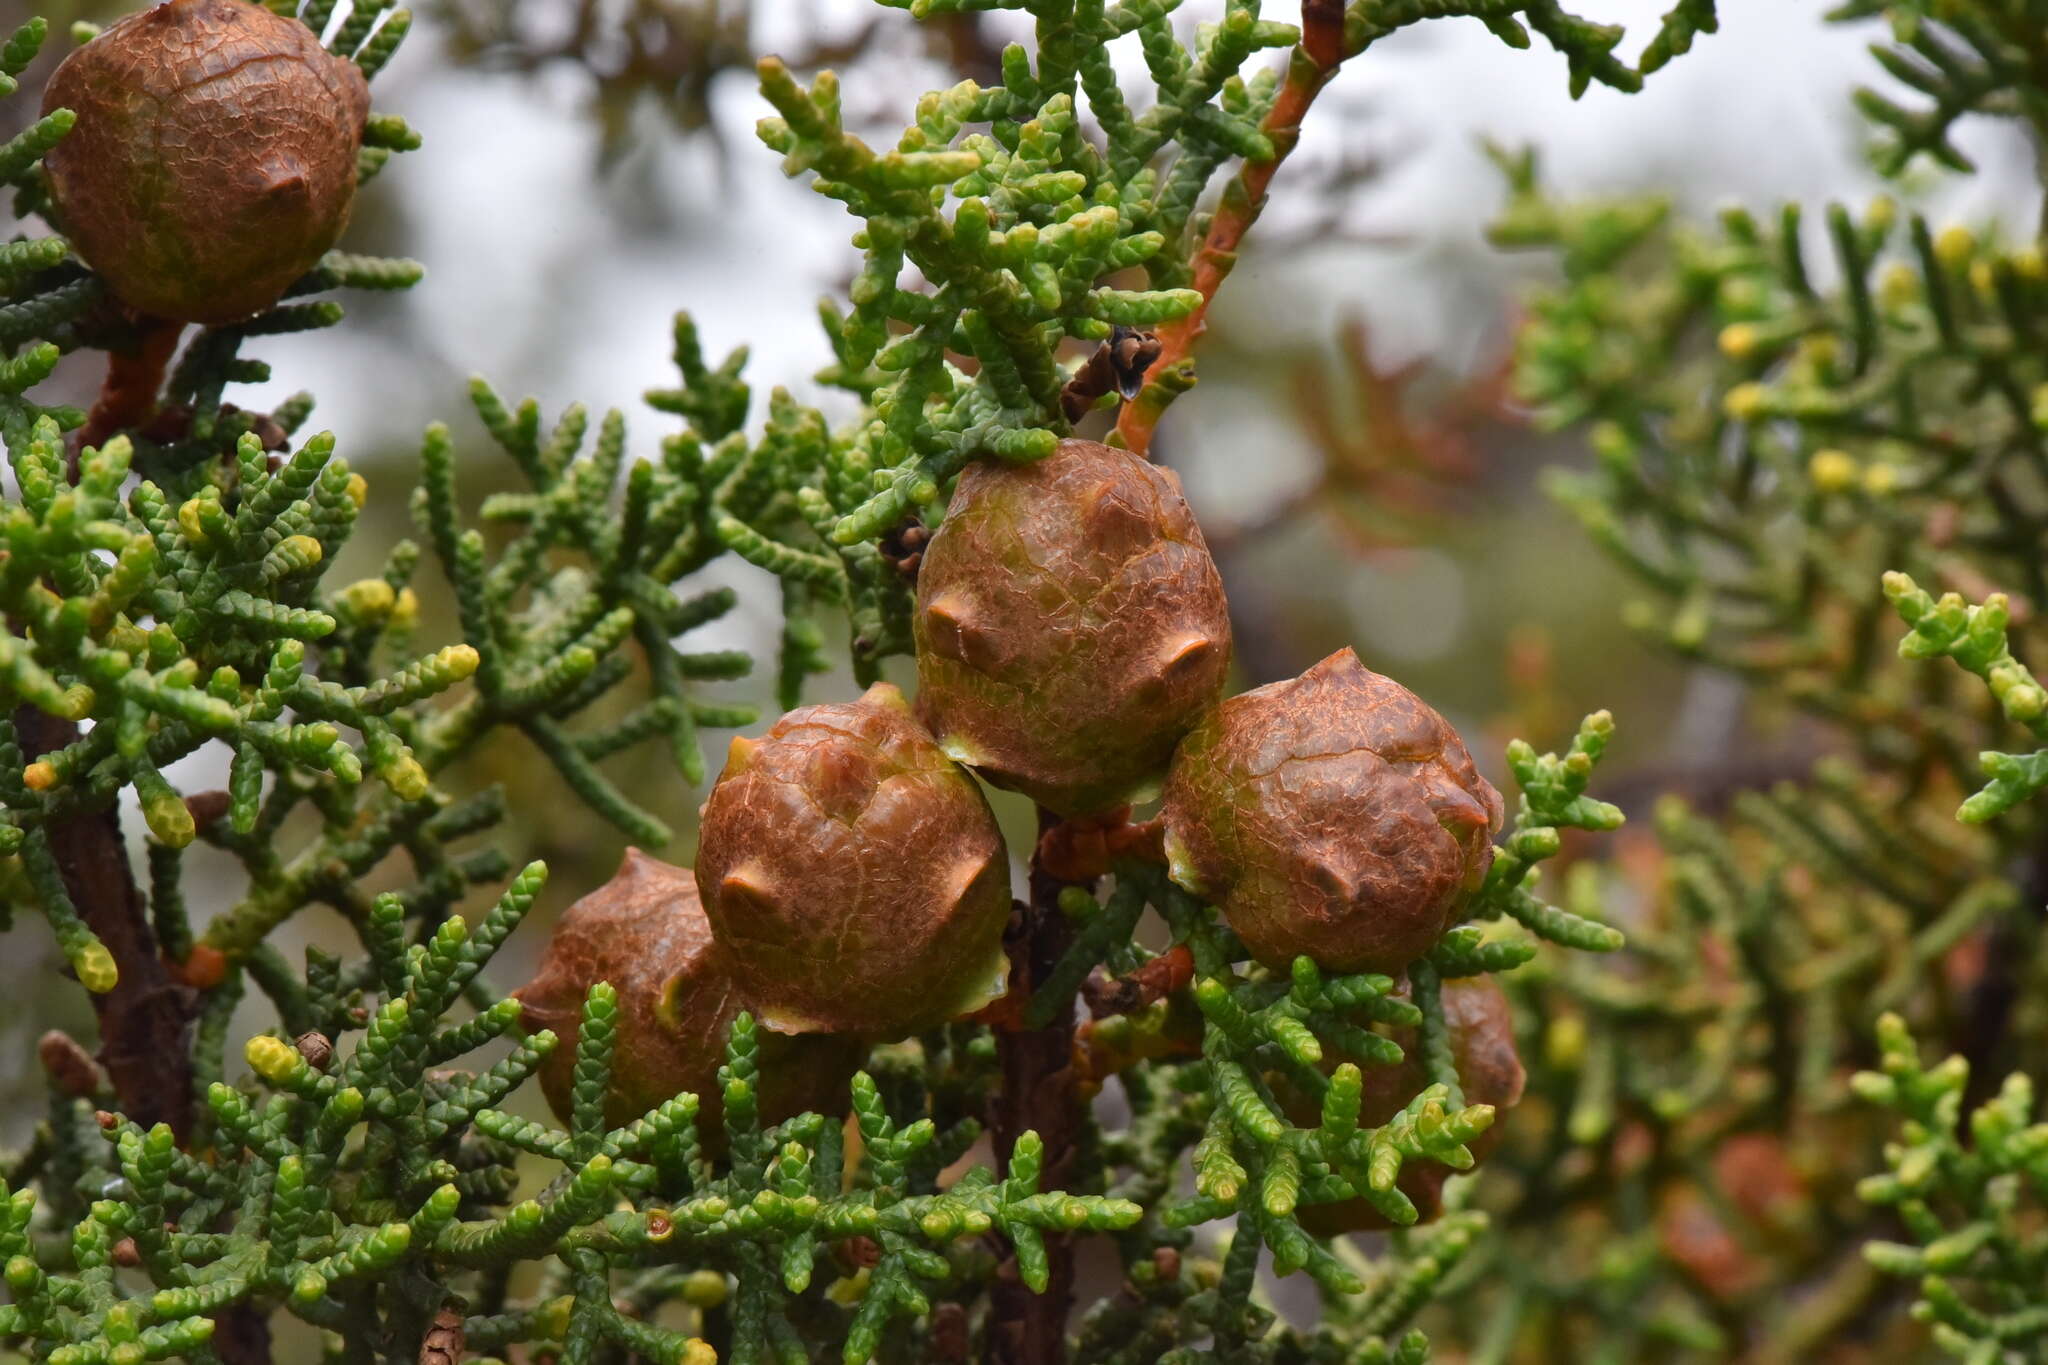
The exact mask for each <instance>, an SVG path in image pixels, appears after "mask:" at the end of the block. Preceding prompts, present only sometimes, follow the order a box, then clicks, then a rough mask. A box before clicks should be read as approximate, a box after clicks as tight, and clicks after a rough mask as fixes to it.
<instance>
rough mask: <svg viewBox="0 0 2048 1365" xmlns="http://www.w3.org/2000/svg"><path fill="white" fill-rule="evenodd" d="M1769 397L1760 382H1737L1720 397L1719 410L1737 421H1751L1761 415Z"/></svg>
mask: <svg viewBox="0 0 2048 1365" xmlns="http://www.w3.org/2000/svg"><path fill="white" fill-rule="evenodd" d="M1769 397H1770V394H1769V392H1768V391H1767V390H1765V388H1764V386H1763V385H1761V384H1737V385H1736V386H1735V387H1734V388H1732V389H1730V390H1728V392H1727V394H1726V395H1724V396H1723V397H1722V399H1721V410H1722V411H1723V412H1725V413H1727V414H1728V415H1729V416H1730V417H1733V418H1734V419H1735V420H1736V421H1738V422H1751V421H1754V420H1756V419H1757V418H1759V417H1761V416H1763V412H1764V404H1765V402H1766V401H1767V400H1768V399H1769Z"/></svg>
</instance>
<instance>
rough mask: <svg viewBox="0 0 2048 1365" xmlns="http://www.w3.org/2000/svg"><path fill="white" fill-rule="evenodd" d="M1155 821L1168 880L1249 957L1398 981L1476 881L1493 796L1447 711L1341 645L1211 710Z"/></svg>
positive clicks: (1489, 831)
mask: <svg viewBox="0 0 2048 1365" xmlns="http://www.w3.org/2000/svg"><path fill="white" fill-rule="evenodd" d="M1161 813H1162V815H1163V816H1164V817H1165V820H1166V853H1167V858H1168V861H1169V864H1170V866H1171V868H1172V872H1173V879H1174V880H1175V881H1177V882H1179V883H1180V884H1181V885H1182V886H1184V887H1186V888H1187V889H1188V890H1190V891H1192V892H1194V893H1195V894H1196V895H1198V896H1203V897H1206V898H1208V899H1209V900H1211V901H1213V902H1215V903H1216V904H1217V905H1218V906H1220V907H1221V908H1222V910H1223V913H1224V916H1225V917H1226V918H1227V919H1228V920H1229V921H1230V927H1231V928H1233V929H1235V930H1236V931H1237V933H1238V935H1239V937H1241V938H1243V939H1244V941H1245V946H1246V947H1248V948H1250V949H1251V951H1252V954H1253V956H1255V957H1257V958H1258V959H1259V961H1261V962H1263V963H1265V964H1267V965H1268V966H1271V967H1275V968H1278V969H1281V970H1285V969H1286V968H1287V967H1288V965H1289V964H1290V963H1291V962H1292V961H1293V959H1294V958H1296V957H1297V956H1307V957H1310V958H1313V959H1314V960H1315V961H1316V963H1317V964H1318V965H1320V966H1322V967H1324V968H1326V969H1328V970H1330V971H1337V972H1356V971H1387V972H1397V971H1400V970H1402V969H1403V968H1405V967H1406V966H1407V965H1408V964H1409V963H1410V962H1413V961H1414V960H1415V959H1416V958H1419V957H1421V956H1422V955H1423V954H1424V953H1426V952H1428V951H1429V949H1430V948H1431V946H1433V945H1434V944H1435V943H1436V941H1437V939H1439V938H1440V937H1442V936H1443V933H1444V931H1445V930H1446V929H1448V928H1450V926H1451V925H1452V924H1453V923H1455V922H1456V918H1457V915H1458V912H1459V911H1460V909H1462V908H1463V906H1464V904H1465V902H1466V900H1467V899H1468V898H1469V897H1470V895H1471V894H1472V892H1473V891H1475V890H1476V889H1477V888H1478V886H1479V884H1480V882H1481V881H1483V880H1484V879H1485V876H1486V869H1487V868H1488V867H1489V866H1490V865H1491V864H1492V861H1493V832H1494V831H1495V830H1497V829H1499V828H1500V822H1501V802H1500V793H1499V792H1496V791H1495V790H1494V789H1493V787H1492V786H1491V785H1489V784H1488V783H1487V781H1486V779H1484V778H1482V777H1481V776H1480V775H1479V772H1478V770H1477V769H1475V768H1474V767H1473V766H1472V757H1471V755H1470V754H1468V753H1466V752H1465V745H1464V743H1463V742H1462V741H1460V740H1459V738H1458V734H1457V731H1455V730H1453V729H1452V728H1451V727H1450V724H1449V723H1448V722H1447V721H1445V720H1444V718H1443V717H1442V716H1440V715H1438V714H1437V713H1436V712H1435V711H1434V710H1432V709H1430V707H1429V704H1428V703H1426V702H1424V701H1423V700H1422V699H1421V698H1420V697H1418V696H1416V695H1415V694H1414V693H1413V692H1410V691H1409V690H1408V689H1407V688H1405V687H1403V686H1401V685H1400V684H1399V683H1397V682H1394V681H1393V680H1392V679H1390V678H1383V677H1381V676H1380V675H1379V674H1377V673H1374V672H1371V671H1370V670H1368V669H1367V668H1366V667H1365V666H1364V665H1363V664H1361V663H1359V661H1358V656H1357V655H1356V654H1354V653H1352V652H1351V651H1350V650H1348V649H1343V650H1339V651H1338V652H1337V653H1335V654H1332V655H1331V656H1330V657H1329V658H1327V659H1325V660H1323V661H1322V662H1321V663H1319V664H1317V665H1316V666H1315V667H1314V668H1311V669H1310V670H1308V672H1306V673H1304V674H1302V675H1301V676H1300V677H1298V678H1294V679H1291V680H1289V681H1287V682H1279V683H1273V684H1270V685H1269V686H1266V687H1261V688H1257V689H1255V690H1253V691H1250V692H1247V693H1245V694H1243V695H1242V696H1238V697H1233V698H1231V699H1230V700H1229V701H1226V702H1224V703H1223V705H1222V706H1221V707H1219V708H1217V710H1216V711H1215V712H1214V713H1213V714H1212V715H1211V716H1210V717H1208V718H1207V719H1206V720H1204V721H1203V723H1202V724H1201V725H1200V726H1199V727H1198V728H1197V729H1196V730H1195V731H1194V733H1192V734H1190V735H1189V736H1188V737H1187V739H1186V741H1185V742H1184V743H1182V745H1181V746H1180V749H1179V751H1178V752H1177V753H1176V754H1175V755H1174V760H1173V771H1172V774H1171V775H1170V776H1169V777H1168V779H1167V784H1166V803H1165V808H1164V810H1163V811H1162V812H1161Z"/></svg>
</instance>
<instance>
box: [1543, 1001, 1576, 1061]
mask: <svg viewBox="0 0 2048 1365" xmlns="http://www.w3.org/2000/svg"><path fill="white" fill-rule="evenodd" d="M1543 1054H1544V1056H1546V1057H1548V1058H1549V1059H1550V1064H1551V1065H1552V1066H1555V1067H1564V1068H1570V1067H1575V1066H1577V1065H1578V1064H1579V1061H1580V1059H1581V1058H1583V1057H1584V1056H1585V1055H1586V1021H1585V1020H1584V1019H1582V1018H1580V1017H1579V1016H1578V1015H1576V1014H1560V1015H1558V1016H1557V1017H1556V1018H1554V1019H1552V1020H1551V1021H1550V1027H1549V1028H1548V1029H1546V1030H1544V1036H1543Z"/></svg>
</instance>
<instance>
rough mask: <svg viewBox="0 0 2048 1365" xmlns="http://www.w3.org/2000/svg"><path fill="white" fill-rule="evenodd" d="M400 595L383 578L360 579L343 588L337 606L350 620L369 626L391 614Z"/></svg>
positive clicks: (336, 599)
mask: <svg viewBox="0 0 2048 1365" xmlns="http://www.w3.org/2000/svg"><path fill="white" fill-rule="evenodd" d="M397 602H398V594H397V593H396V592H395V591H393V590H392V587H391V585H390V584H389V583H386V582H385V581H384V580H383V579H381V578H360V579H357V580H356V581H355V582H353V583H351V584H349V585H348V586H347V587H345V588H343V589H342V590H341V591H340V593H338V594H337V595H336V597H335V605H336V606H337V607H339V608H341V611H342V614H343V615H344V616H346V617H347V618H348V619H349V620H351V621H355V622H359V623H361V624H364V625H369V624H372V623H374V622H377V621H381V620H383V619H384V618H385V617H387V616H389V615H390V614H391V609H392V607H393V606H395V605H396V604H397Z"/></svg>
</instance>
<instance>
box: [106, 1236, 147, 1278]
mask: <svg viewBox="0 0 2048 1365" xmlns="http://www.w3.org/2000/svg"><path fill="white" fill-rule="evenodd" d="M113 1257H114V1264H115V1265H118V1266H125V1267H127V1268H128V1269H130V1270H132V1269H134V1268H135V1267H136V1266H139V1265H141V1264H142V1249H141V1248H140V1247H138V1246H136V1245H135V1239H134V1238H133V1237H123V1238H122V1239H121V1240H120V1241H118V1242H116V1243H114V1247H113Z"/></svg>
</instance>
